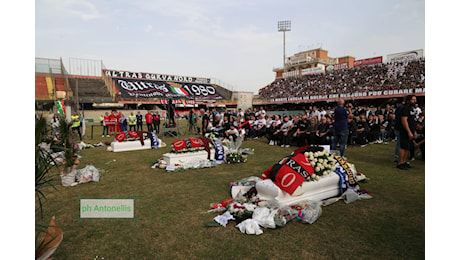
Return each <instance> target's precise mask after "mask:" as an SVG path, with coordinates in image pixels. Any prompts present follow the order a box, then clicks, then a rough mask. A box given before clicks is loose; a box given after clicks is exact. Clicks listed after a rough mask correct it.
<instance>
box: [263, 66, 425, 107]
mask: <svg viewBox="0 0 460 260" xmlns="http://www.w3.org/2000/svg"><path fill="white" fill-rule="evenodd" d="M413 88H425V59H424V58H421V59H417V60H412V61H401V62H391V63H379V64H376V65H369V66H358V67H352V68H350V69H345V70H337V71H332V72H326V73H324V74H315V75H305V76H302V77H294V78H283V79H277V80H275V81H274V82H272V83H271V84H269V85H268V86H266V87H264V88H262V89H260V90H259V98H261V99H270V98H280V97H288V98H289V97H302V96H311V95H327V94H346V93H353V92H361V91H382V90H399V89H413Z"/></svg>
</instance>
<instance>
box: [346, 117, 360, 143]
mask: <svg viewBox="0 0 460 260" xmlns="http://www.w3.org/2000/svg"><path fill="white" fill-rule="evenodd" d="M347 121H348V136H349V137H350V138H348V144H349V145H352V144H356V143H357V140H356V139H357V138H358V132H357V131H356V130H358V128H357V126H356V120H355V117H354V116H353V115H348V119H347Z"/></svg>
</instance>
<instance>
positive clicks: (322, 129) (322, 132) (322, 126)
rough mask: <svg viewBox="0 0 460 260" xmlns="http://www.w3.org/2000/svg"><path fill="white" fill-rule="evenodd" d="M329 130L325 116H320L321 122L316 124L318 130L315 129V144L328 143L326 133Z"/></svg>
mask: <svg viewBox="0 0 460 260" xmlns="http://www.w3.org/2000/svg"><path fill="white" fill-rule="evenodd" d="M328 132H329V124H328V123H327V118H326V117H324V116H323V117H321V122H320V123H319V125H318V130H317V131H316V144H321V145H330V143H328V142H327V141H326V137H327V134H328Z"/></svg>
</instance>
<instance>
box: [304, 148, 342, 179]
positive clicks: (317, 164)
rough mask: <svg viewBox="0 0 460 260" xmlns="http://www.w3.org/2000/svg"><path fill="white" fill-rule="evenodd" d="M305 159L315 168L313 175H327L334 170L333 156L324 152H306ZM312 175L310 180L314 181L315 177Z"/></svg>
mask: <svg viewBox="0 0 460 260" xmlns="http://www.w3.org/2000/svg"><path fill="white" fill-rule="evenodd" d="M305 157H306V158H307V159H308V160H309V161H310V163H311V166H313V167H314V168H315V173H314V174H313V175H316V176H323V175H327V174H329V172H330V171H331V170H333V169H335V163H336V160H335V158H334V156H333V155H331V154H330V153H329V152H328V151H326V150H323V151H320V152H306V153H305ZM313 175H312V178H313V179H316V176H313Z"/></svg>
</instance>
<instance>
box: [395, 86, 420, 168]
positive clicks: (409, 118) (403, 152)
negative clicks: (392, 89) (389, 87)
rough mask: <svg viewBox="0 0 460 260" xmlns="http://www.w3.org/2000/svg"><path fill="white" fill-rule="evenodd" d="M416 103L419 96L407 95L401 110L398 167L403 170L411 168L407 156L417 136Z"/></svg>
mask: <svg viewBox="0 0 460 260" xmlns="http://www.w3.org/2000/svg"><path fill="white" fill-rule="evenodd" d="M415 103H417V97H415V95H407V96H406V97H405V98H404V107H403V108H402V110H401V130H400V133H399V135H400V137H401V142H400V146H401V147H400V148H399V161H398V165H397V166H396V168H398V169H401V170H408V169H409V168H410V166H409V164H408V163H407V157H408V156H409V150H410V147H411V145H413V140H414V139H416V138H417V133H416V132H415V129H416V127H417V124H416V121H415V114H416V112H415V111H414V107H415Z"/></svg>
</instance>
